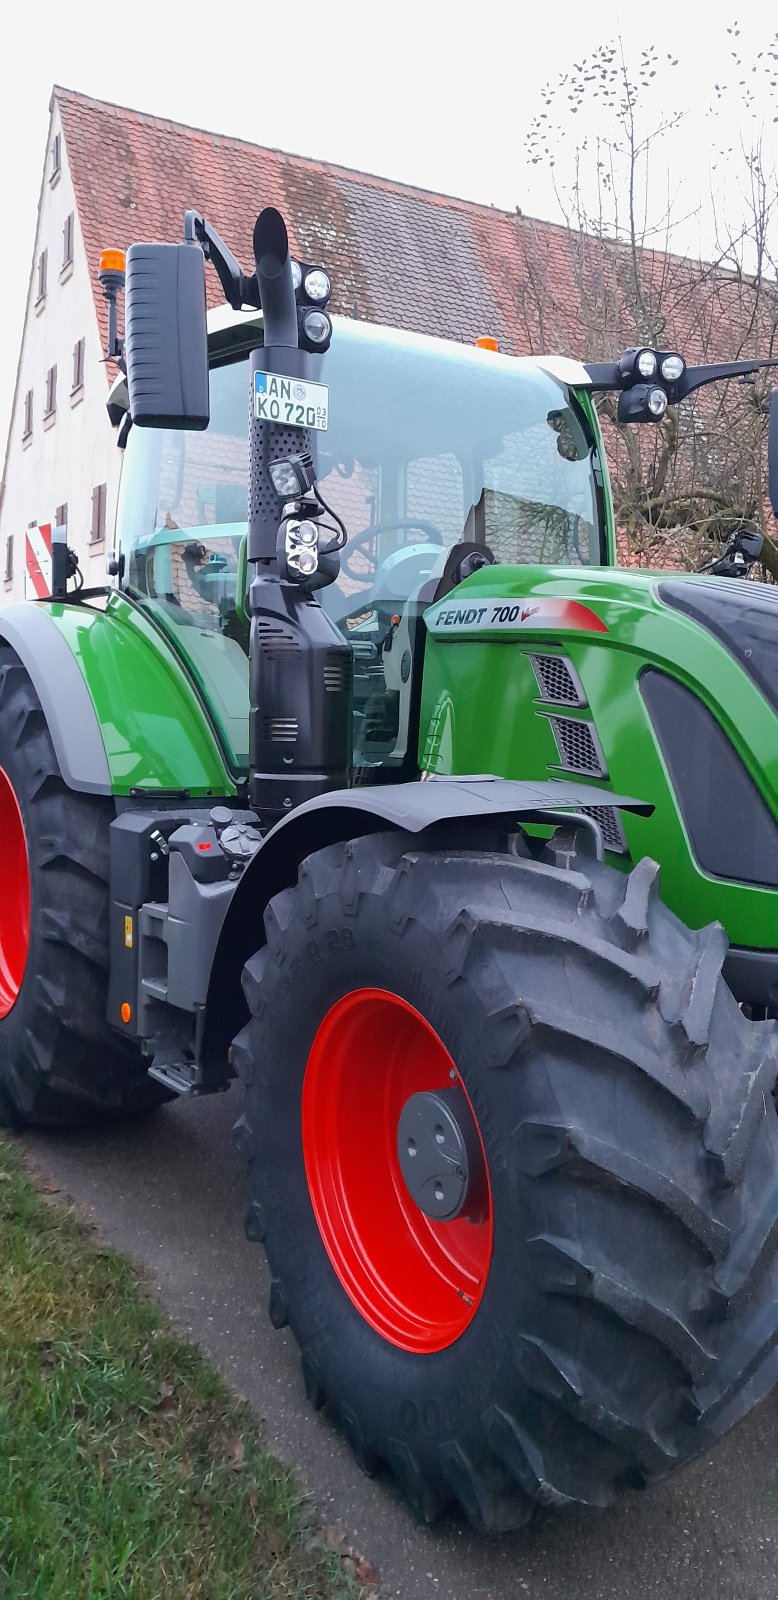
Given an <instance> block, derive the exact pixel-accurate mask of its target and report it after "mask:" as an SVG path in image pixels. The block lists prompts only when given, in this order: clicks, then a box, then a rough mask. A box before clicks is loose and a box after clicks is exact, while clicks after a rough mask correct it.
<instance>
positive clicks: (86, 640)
mask: <svg viewBox="0 0 778 1600" xmlns="http://www.w3.org/2000/svg"><path fill="white" fill-rule="evenodd" d="M45 609H46V611H47V612H48V614H49V616H50V617H51V619H52V621H53V622H54V623H55V624H56V626H57V628H58V629H59V631H60V633H61V634H62V636H63V638H64V639H65V640H66V642H67V644H68V646H69V648H70V650H71V651H72V653H73V655H74V657H75V659H76V661H77V662H78V665H79V667H80V669H81V672H82V674H83V677H84V681H85V683H86V686H87V689H88V690H89V694H90V696H91V699H92V704H93V705H94V708H95V714H96V716H97V720H98V722H99V725H100V732H101V734H102V738H103V743H104V745H105V753H106V757H107V759H108V766H109V770H110V774H111V783H112V788H113V792H114V794H117V795H127V794H129V793H130V792H131V791H132V790H133V789H148V790H161V791H165V790H187V791H188V792H189V794H191V795H193V796H198V795H232V794H234V793H235V783H234V781H233V779H232V778H231V777H230V774H229V772H228V770H227V766H226V764H225V761H224V757H223V755H222V752H221V749H220V747H219V743H218V741H217V738H216V734H215V732H214V729H213V727H212V725H211V722H210V720H209V717H208V714H207V712H206V710H205V707H204V705H203V703H202V702H201V700H200V699H199V697H198V695H197V693H196V691H195V688H194V686H193V684H192V682H191V679H190V678H189V676H188V675H187V673H186V672H185V670H184V668H183V666H182V665H181V663H180V662H179V660H178V658H177V657H176V655H175V654H174V652H173V650H172V649H171V647H170V645H169V644H168V643H167V641H166V639H165V637H164V635H163V634H162V633H161V632H160V630H159V629H157V628H156V627H155V626H154V624H153V623H152V622H150V621H149V619H148V617H146V616H144V614H143V612H142V611H141V610H140V609H139V608H138V607H137V606H133V605H131V604H130V603H129V601H128V600H126V599H125V598H124V597H123V596H122V595H120V594H118V593H114V594H112V595H111V596H110V598H109V599H108V602H107V604H106V607H105V610H104V611H102V610H97V609H96V608H93V607H92V606H87V605H57V604H55V603H54V602H46V603H45Z"/></svg>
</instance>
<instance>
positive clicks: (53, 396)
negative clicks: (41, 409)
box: [46, 367, 57, 417]
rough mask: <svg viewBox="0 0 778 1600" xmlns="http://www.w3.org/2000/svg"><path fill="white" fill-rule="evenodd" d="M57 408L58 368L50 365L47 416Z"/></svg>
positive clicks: (47, 376) (47, 378)
mask: <svg viewBox="0 0 778 1600" xmlns="http://www.w3.org/2000/svg"><path fill="white" fill-rule="evenodd" d="M56 409H57V369H56V367H49V370H48V372H47V373H46V416H47V417H50V416H51V415H52V413H53V412H55V411H56Z"/></svg>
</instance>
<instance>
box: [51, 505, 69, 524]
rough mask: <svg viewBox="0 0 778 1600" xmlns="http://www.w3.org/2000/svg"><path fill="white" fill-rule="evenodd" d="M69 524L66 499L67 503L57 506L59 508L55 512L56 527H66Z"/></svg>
mask: <svg viewBox="0 0 778 1600" xmlns="http://www.w3.org/2000/svg"><path fill="white" fill-rule="evenodd" d="M67 525H68V507H67V501H65V504H64V505H62V506H57V509H56V511H55V512H54V526H55V528H66V527H67Z"/></svg>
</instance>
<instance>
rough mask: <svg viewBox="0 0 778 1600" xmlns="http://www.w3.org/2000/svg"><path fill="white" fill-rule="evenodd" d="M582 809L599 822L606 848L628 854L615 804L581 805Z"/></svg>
mask: <svg viewBox="0 0 778 1600" xmlns="http://www.w3.org/2000/svg"><path fill="white" fill-rule="evenodd" d="M581 811H582V812H583V814H584V816H585V817H591V818H592V821H593V822H598V823H599V825H600V832H601V833H602V842H603V844H604V846H605V848H606V850H612V851H613V852H614V853H615V854H616V855H620V856H625V855H626V854H627V841H626V839H625V838H624V829H623V828H622V826H621V819H620V817H619V813H618V811H617V810H616V807H615V806H581Z"/></svg>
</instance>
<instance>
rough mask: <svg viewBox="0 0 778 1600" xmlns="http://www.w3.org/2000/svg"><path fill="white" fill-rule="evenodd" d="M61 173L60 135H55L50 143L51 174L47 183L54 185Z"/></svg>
mask: <svg viewBox="0 0 778 1600" xmlns="http://www.w3.org/2000/svg"><path fill="white" fill-rule="evenodd" d="M61 171H62V135H61V134H60V133H55V135H54V138H53V139H52V141H51V173H50V176H49V183H56V181H57V179H58V177H59V175H60V172H61Z"/></svg>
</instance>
